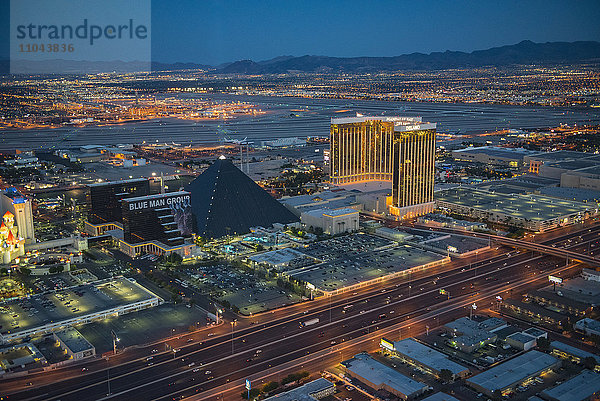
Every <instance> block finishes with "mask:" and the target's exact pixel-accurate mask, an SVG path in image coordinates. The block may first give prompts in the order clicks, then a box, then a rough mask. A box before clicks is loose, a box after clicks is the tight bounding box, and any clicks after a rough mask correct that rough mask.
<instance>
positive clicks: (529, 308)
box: [501, 298, 565, 325]
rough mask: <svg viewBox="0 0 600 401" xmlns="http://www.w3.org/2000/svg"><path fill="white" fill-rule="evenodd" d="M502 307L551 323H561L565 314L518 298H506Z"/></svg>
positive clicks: (517, 313)
mask: <svg viewBox="0 0 600 401" xmlns="http://www.w3.org/2000/svg"><path fill="white" fill-rule="evenodd" d="M501 307H502V309H504V310H506V311H508V312H511V313H514V314H516V315H525V316H528V317H529V318H532V319H534V320H538V321H541V322H544V323H549V324H554V325H556V324H559V323H560V322H561V321H562V320H563V319H564V318H565V315H563V314H561V313H558V312H555V311H552V310H550V309H546V308H544V307H542V306H540V305H538V304H535V303H533V302H523V301H520V300H518V299H510V298H509V299H505V300H504V301H503V302H502V304H501Z"/></svg>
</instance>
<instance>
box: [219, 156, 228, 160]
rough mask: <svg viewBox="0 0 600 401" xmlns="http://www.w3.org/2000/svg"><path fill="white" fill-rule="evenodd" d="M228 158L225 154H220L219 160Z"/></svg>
mask: <svg viewBox="0 0 600 401" xmlns="http://www.w3.org/2000/svg"><path fill="white" fill-rule="evenodd" d="M225 159H227V158H226V157H225V156H224V155H221V156H219V160H225Z"/></svg>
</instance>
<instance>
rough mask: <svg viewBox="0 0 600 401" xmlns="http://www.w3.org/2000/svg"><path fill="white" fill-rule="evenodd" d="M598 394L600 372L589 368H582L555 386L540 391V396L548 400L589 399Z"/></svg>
mask: <svg viewBox="0 0 600 401" xmlns="http://www.w3.org/2000/svg"><path fill="white" fill-rule="evenodd" d="M598 394H600V374H598V373H596V372H592V371H589V370H584V371H583V372H581V373H580V374H578V375H577V376H575V377H573V378H572V379H570V380H567V381H566V382H564V383H562V384H560V385H558V386H556V387H553V388H551V389H548V390H544V391H542V396H543V397H544V398H547V399H548V400H550V401H583V400H590V399H592V397H593V396H595V395H596V396H597V395H598ZM594 399H597V398H594Z"/></svg>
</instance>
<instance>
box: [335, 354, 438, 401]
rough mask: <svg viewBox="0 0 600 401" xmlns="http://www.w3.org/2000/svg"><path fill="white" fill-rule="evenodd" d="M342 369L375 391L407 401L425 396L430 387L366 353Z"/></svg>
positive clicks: (346, 362) (350, 360)
mask: <svg viewBox="0 0 600 401" xmlns="http://www.w3.org/2000/svg"><path fill="white" fill-rule="evenodd" d="M342 367H343V368H344V371H345V372H346V374H347V375H348V376H351V377H353V378H355V379H357V380H359V381H361V382H363V383H364V384H366V385H367V386H369V387H371V388H372V389H374V390H385V391H387V392H389V393H391V394H393V395H395V396H396V397H398V398H400V399H403V400H407V399H409V398H413V397H416V396H418V395H420V394H423V393H424V392H425V391H426V390H427V389H428V386H427V385H425V384H423V383H419V382H417V381H415V380H413V379H411V378H409V377H407V376H404V375H403V374H401V373H400V372H398V371H396V370H394V369H392V368H390V367H389V366H386V365H384V364H383V363H381V362H379V361H376V360H375V359H373V358H372V357H371V356H369V355H368V354H366V353H361V354H357V355H355V356H354V358H352V359H349V360H347V361H344V362H342Z"/></svg>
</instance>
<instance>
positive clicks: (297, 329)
mask: <svg viewBox="0 0 600 401" xmlns="http://www.w3.org/2000/svg"><path fill="white" fill-rule="evenodd" d="M599 231H600V226H598V225H595V226H592V227H586V228H583V229H580V230H570V232H569V233H567V234H564V235H557V236H556V237H555V238H553V239H551V240H550V241H552V243H553V244H555V245H556V246H557V247H562V246H568V247H569V249H570V250H572V251H574V252H586V251H587V250H589V249H590V244H591V243H592V242H597V241H598V240H597V238H598V232H599ZM574 239H575V241H577V243H575V242H574ZM503 251H504V252H505V251H506V250H494V251H491V252H489V253H486V254H483V255H481V254H480V255H479V256H478V257H479V259H480V260H479V261H477V262H474V261H473V260H470V261H466V262H463V263H452V264H448V266H449V267H448V266H447V267H445V268H449V269H451V270H450V271H445V272H444V273H443V274H436V273H437V272H436V271H428V272H418V273H415V274H414V275H413V276H412V277H411V281H410V284H409V282H408V281H407V280H406V279H405V280H396V281H394V282H389V283H387V285H388V289H381V287H378V288H373V289H369V290H363V291H362V292H360V293H358V292H357V293H349V294H345V295H344V296H342V297H338V298H333V299H327V300H320V301H315V302H314V303H309V304H304V305H300V306H295V307H293V308H289V309H286V310H283V311H278V312H276V313H273V314H266V315H263V316H261V317H259V318H255V319H249V320H245V321H244V320H241V319H240V321H239V322H238V323H237V326H232V325H231V324H230V323H229V322H227V323H225V325H224V326H221V327H219V328H215V329H214V330H210V331H209V332H204V333H199V334H197V335H195V336H194V337H193V338H192V342H189V343H188V342H187V341H188V340H189V339H188V338H182V339H180V340H177V339H175V340H172V341H171V342H170V344H171V345H172V346H173V347H174V349H175V350H178V351H177V352H173V351H171V350H169V351H166V352H165V351H164V350H165V346H164V344H163V345H159V346H155V348H150V349H148V348H141V349H139V350H137V352H131V353H128V352H125V353H123V354H121V355H117V356H116V357H115V358H114V359H113V360H112V361H110V360H109V361H108V362H107V361H97V362H95V363H90V364H88V366H87V367H88V369H89V370H88V371H87V372H84V373H82V372H81V367H80V366H79V367H76V368H75V367H74V368H70V370H62V371H57V372H49V373H44V374H42V375H32V376H29V377H27V378H20V379H11V380H5V381H3V382H0V386H2V388H3V393H4V394H7V393H8V394H9V396H8V398H7V399H30V400H57V399H60V400H70V399H73V400H75V399H102V398H106V399H115V400H120V399H122V400H129V399H142V400H145V399H161V400H162V399H164V400H166V399H173V397H175V398H178V397H181V396H184V397H185V396H190V395H193V394H200V393H202V394H204V395H211V394H213V393H214V391H218V390H219V389H221V390H222V389H223V388H226V387H227V386H228V383H231V384H230V385H231V386H232V387H235V388H237V387H236V386H239V381H240V380H241V379H243V378H245V377H248V376H256V375H257V373H258V372H261V374H263V375H265V377H266V375H267V373H266V372H268V371H269V370H271V371H274V372H283V370H285V369H286V368H288V369H293V368H296V366H298V365H302V364H304V363H309V364H312V365H311V366H317V365H318V366H319V367H320V368H321V369H322V368H324V367H327V366H331V361H332V360H335V361H336V362H339V360H341V359H345V358H348V357H350V356H351V355H352V353H353V352H355V351H357V350H360V349H361V347H362V348H363V349H370V347H367V346H366V345H365V344H369V343H373V344H375V343H376V341H377V340H378V339H379V338H380V337H381V335H387V334H386V332H387V331H389V330H392V331H393V330H396V327H397V326H399V325H400V326H402V325H406V327H405V328H404V329H403V330H402V333H401V334H402V336H403V337H406V336H410V335H416V334H418V333H419V332H420V331H422V330H423V329H424V327H425V325H428V326H430V327H432V328H433V327H436V326H438V325H440V324H443V323H444V322H445V321H447V320H449V319H451V318H454V317H458V316H460V315H464V314H466V309H463V307H464V306H466V305H468V304H469V303H471V302H473V301H476V302H483V303H485V302H487V303H488V305H489V302H490V300H491V299H492V298H493V297H494V296H495V295H497V294H499V293H500V292H502V293H505V296H507V295H510V292H511V290H513V291H519V290H526V289H528V288H530V287H531V286H536V285H540V283H541V282H543V281H544V279H545V277H546V275H547V274H549V273H550V272H552V273H555V274H560V273H562V274H572V273H573V272H574V271H575V269H574V268H572V267H571V268H566V267H565V266H564V265H565V263H564V259H560V258H557V257H554V256H546V255H537V256H532V253H531V252H520V253H517V251H512V252H509V254H510V256H509V255H506V254H499V253H500V252H503ZM473 262H474V263H473ZM430 273H433V274H430ZM517 285H518V286H520V287H519V288H517V287H516V286H517ZM440 288H443V289H446V290H447V291H448V292H449V293H450V300H448V299H447V298H446V297H445V296H444V295H440V294H439V289H440ZM507 291H508V292H507ZM506 292H507V293H506ZM350 305H351V306H350ZM307 306H310V309H308V310H307ZM482 306H483V305H482ZM315 318H318V319H319V322H318V323H316V324H314V325H310V326H306V327H301V322H306V321H308V320H310V319H315ZM256 321H258V322H259V323H254V322H256ZM253 323H254V324H253ZM409 325H410V327H409ZM213 333H214V335H211V336H209V335H210V334H213ZM373 333H374V334H373ZM399 334H400V333H398V335H399ZM197 339H201V341H202V343H199V342H196V340H197ZM346 344H348V345H346ZM153 349H156V350H157V352H154V353H152V350H153ZM337 350H339V351H337ZM336 352H340V354H339V356H338V355H337V354H336V355H335V356H333V355H330V354H332V353H336ZM323 353H324V355H320V354H323ZM140 355H144V356H142V357H140ZM315 355H319V362H314V361H313V362H311V361H310V360H311V358H312V357H313V356H315ZM302 358H304V359H302ZM332 358H333V359H332ZM115 361H116V362H115ZM115 363H118V364H117V365H115ZM327 363H329V364H330V365H327ZM333 363H335V362H333ZM108 367H110V369H108ZM76 369H79V372H78V373H79V375H77V377H71V376H72V375H73V373H74V372H75V370H76ZM109 377H110V380H109ZM62 379H64V380H62ZM29 382H31V383H33V385H32V386H31V387H26V386H25V385H26V384H27V383H29ZM234 383H235V386H234ZM109 385H110V393H111V394H110V395H109V396H107V394H108V393H109ZM213 389H217V390H213ZM237 390H240V389H239V388H237ZM237 390H236V391H237ZM240 391H241V390H240ZM10 393H13V394H12V395H11V394H10ZM238 393H239V391H238Z"/></svg>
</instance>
